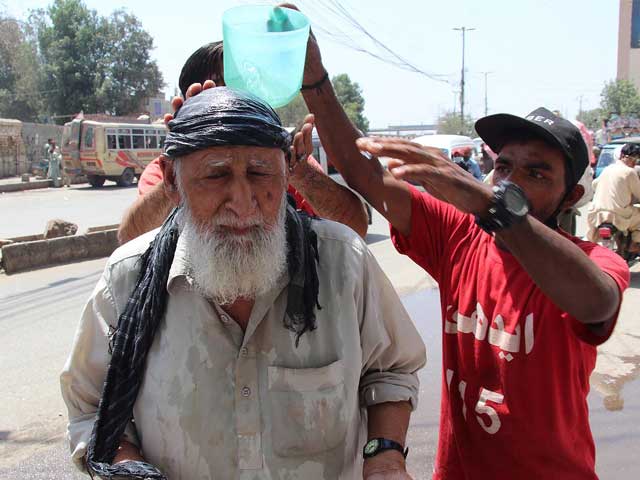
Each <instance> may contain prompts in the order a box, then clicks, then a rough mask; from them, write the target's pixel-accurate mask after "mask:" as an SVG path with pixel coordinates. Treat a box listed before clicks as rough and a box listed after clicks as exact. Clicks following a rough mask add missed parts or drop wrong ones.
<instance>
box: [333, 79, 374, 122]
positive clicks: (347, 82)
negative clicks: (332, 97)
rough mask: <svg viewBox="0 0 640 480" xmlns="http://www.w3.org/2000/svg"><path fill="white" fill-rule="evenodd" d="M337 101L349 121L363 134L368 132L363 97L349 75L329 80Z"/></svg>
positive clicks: (358, 86)
mask: <svg viewBox="0 0 640 480" xmlns="http://www.w3.org/2000/svg"><path fill="white" fill-rule="evenodd" d="M331 83H333V88H334V89H335V91H336V96H337V97H338V101H339V102H340V103H341V104H342V108H344V111H345V112H346V114H347V116H348V117H349V120H351V121H352V122H353V124H354V125H355V126H356V127H357V128H358V129H360V130H361V131H362V132H363V133H366V132H367V131H368V130H369V120H367V117H365V116H364V97H363V96H362V89H361V88H360V85H358V83H357V82H352V81H351V79H350V78H349V75H347V74H346V73H341V74H340V75H336V76H335V77H333V78H332V79H331Z"/></svg>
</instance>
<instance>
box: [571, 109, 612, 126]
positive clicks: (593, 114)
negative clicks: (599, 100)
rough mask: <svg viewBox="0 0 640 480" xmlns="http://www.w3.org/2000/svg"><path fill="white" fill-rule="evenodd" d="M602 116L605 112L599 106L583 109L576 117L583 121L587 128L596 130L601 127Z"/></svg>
mask: <svg viewBox="0 0 640 480" xmlns="http://www.w3.org/2000/svg"><path fill="white" fill-rule="evenodd" d="M604 117H605V114H604V112H603V111H602V109H601V108H594V109H593V110H583V111H582V112H580V113H579V114H578V116H577V117H576V119H577V120H578V121H580V122H582V123H584V125H585V126H586V127H587V128H588V129H589V130H598V129H599V128H602V119H603V118H604Z"/></svg>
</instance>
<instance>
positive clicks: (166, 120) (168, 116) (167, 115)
mask: <svg viewBox="0 0 640 480" xmlns="http://www.w3.org/2000/svg"><path fill="white" fill-rule="evenodd" d="M171 120H173V115H171V114H170V113H165V114H164V124H165V125H166V126H169V122H170V121H171Z"/></svg>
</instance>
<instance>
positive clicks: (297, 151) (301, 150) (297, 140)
mask: <svg viewBox="0 0 640 480" xmlns="http://www.w3.org/2000/svg"><path fill="white" fill-rule="evenodd" d="M305 127H306V125H305ZM305 127H302V130H300V131H299V132H298V133H296V134H295V136H294V137H293V153H294V160H295V162H296V163H297V162H299V161H301V160H303V159H305V158H306V156H305V147H304V133H303V130H304V128H305Z"/></svg>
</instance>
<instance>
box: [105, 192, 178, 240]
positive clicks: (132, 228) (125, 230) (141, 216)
mask: <svg viewBox="0 0 640 480" xmlns="http://www.w3.org/2000/svg"><path fill="white" fill-rule="evenodd" d="M174 206H175V205H174V204H173V202H172V201H171V200H170V199H169V197H167V195H166V194H165V192H164V184H163V182H160V183H158V184H156V185H155V186H154V187H152V188H151V189H150V190H149V191H148V192H147V193H146V194H144V195H142V196H140V197H138V198H137V199H136V201H135V202H133V204H132V205H131V206H130V207H129V208H128V209H127V211H126V212H125V213H124V215H123V217H122V221H121V222H120V227H119V228H118V241H119V242H120V245H122V244H124V243H127V242H128V241H129V240H133V239H134V238H136V237H139V236H140V235H142V234H144V233H147V232H150V231H151V230H153V229H155V228H158V227H159V226H160V225H162V224H163V223H164V221H165V219H166V218H167V216H168V215H169V213H170V212H171V210H172V209H173V207H174Z"/></svg>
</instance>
